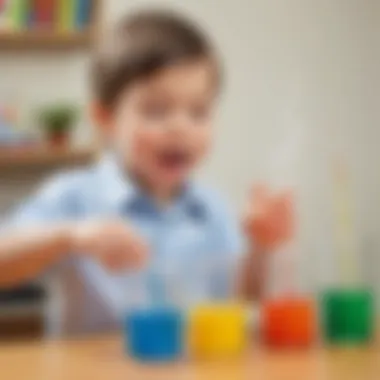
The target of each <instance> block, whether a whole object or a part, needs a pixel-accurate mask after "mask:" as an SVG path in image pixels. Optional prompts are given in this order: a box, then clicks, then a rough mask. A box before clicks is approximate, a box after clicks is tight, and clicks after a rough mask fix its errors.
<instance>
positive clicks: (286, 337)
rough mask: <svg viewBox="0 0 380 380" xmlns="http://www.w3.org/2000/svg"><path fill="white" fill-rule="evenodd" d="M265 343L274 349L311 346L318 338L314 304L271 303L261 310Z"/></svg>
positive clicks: (302, 301)
mask: <svg viewBox="0 0 380 380" xmlns="http://www.w3.org/2000/svg"><path fill="white" fill-rule="evenodd" d="M262 335H263V340H264V342H266V343H267V344H268V345H270V346H274V347H305V346H310V345H311V344H312V343H313V342H314V341H315V339H316V335H317V312H316V306H315V303H314V301H313V300H311V299H307V298H281V299H280V298H279V299H273V300H268V301H267V302H266V303H265V304H264V305H263V310H262Z"/></svg>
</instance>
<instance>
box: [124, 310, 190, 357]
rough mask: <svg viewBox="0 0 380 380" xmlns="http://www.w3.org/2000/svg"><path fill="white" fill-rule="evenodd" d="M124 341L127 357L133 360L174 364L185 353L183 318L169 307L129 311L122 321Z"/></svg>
mask: <svg viewBox="0 0 380 380" xmlns="http://www.w3.org/2000/svg"><path fill="white" fill-rule="evenodd" d="M124 341H125V348H126V351H127V353H128V354H129V355H130V356H131V357H132V358H134V359H136V360H139V361H144V362H146V361H149V362H162V361H173V360H177V359H179V358H180V357H181V356H182V354H183V351H184V318H183V315H182V313H181V311H180V310H179V309H177V308H175V307H169V306H155V307H148V308H144V309H136V310H134V311H131V312H129V313H127V315H126V318H125V324H124Z"/></svg>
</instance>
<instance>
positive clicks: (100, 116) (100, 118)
mask: <svg viewBox="0 0 380 380" xmlns="http://www.w3.org/2000/svg"><path fill="white" fill-rule="evenodd" d="M89 111H90V115H91V119H92V120H93V122H94V124H95V125H96V126H97V127H98V128H99V129H100V130H101V132H105V133H106V132H108V131H109V130H110V128H111V125H112V123H111V112H110V111H109V109H108V108H107V107H106V106H104V105H103V104H102V103H100V102H99V101H97V100H93V101H92V102H91V104H90V110H89Z"/></svg>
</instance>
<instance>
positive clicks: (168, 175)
mask: <svg viewBox="0 0 380 380" xmlns="http://www.w3.org/2000/svg"><path fill="white" fill-rule="evenodd" d="M188 174H189V173H188V171H187V170H186V171H185V170H181V171H180V170H177V171H174V170H167V171H166V170H165V171H163V172H162V174H161V175H160V178H161V180H162V181H165V183H166V184H168V185H171V186H176V185H179V184H182V183H183V182H184V181H185V180H186V178H187V176H188Z"/></svg>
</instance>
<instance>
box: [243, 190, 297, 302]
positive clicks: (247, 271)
mask: <svg viewBox="0 0 380 380" xmlns="http://www.w3.org/2000/svg"><path fill="white" fill-rule="evenodd" d="M249 204H250V207H249V208H248V210H247V214H246V217H245V221H244V226H245V232H246V235H247V237H248V241H249V249H248V252H247V254H246V255H245V257H244V258H243V261H242V265H241V268H240V271H239V274H238V283H237V292H238V295H239V297H240V298H242V299H245V300H248V301H252V300H257V299H261V298H263V295H264V291H265V285H266V283H267V278H268V261H269V256H270V254H271V252H272V251H273V250H275V249H276V248H277V247H278V246H280V245H281V244H283V243H284V242H286V241H288V240H289V239H290V238H291V237H292V234H293V229H294V215H293V209H292V199H291V195H290V194H287V193H286V194H280V195H277V196H273V195H270V194H269V192H268V190H267V189H266V188H263V187H258V188H256V189H254V192H253V194H252V199H251V202H250V203H249Z"/></svg>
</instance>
